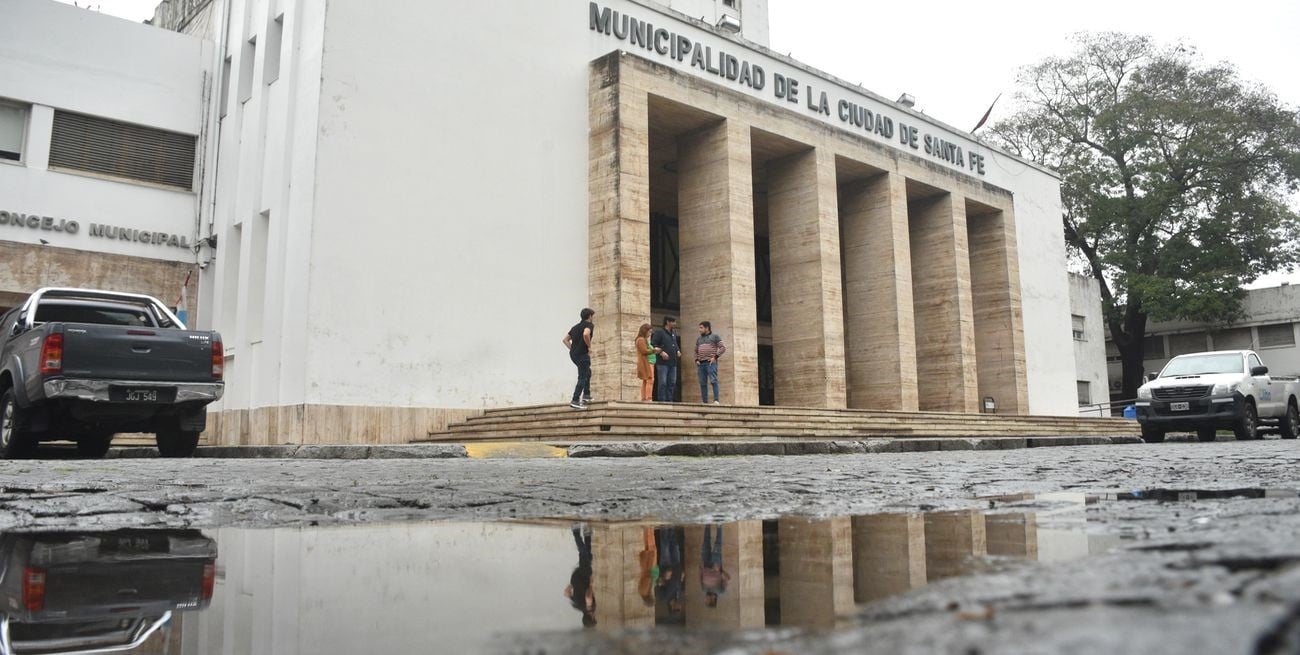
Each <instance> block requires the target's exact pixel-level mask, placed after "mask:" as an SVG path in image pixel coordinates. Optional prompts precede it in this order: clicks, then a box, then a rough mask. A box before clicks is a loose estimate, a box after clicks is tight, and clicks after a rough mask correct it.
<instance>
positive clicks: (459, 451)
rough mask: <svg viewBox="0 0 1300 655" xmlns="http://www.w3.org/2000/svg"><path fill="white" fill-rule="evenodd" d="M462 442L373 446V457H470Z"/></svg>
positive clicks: (371, 448)
mask: <svg viewBox="0 0 1300 655" xmlns="http://www.w3.org/2000/svg"><path fill="white" fill-rule="evenodd" d="M468 456H469V453H468V452H467V451H466V450H465V446H462V445H460V444H433V443H431V444H413V445H410V446H371V447H370V458H371V459H444V458H457V457H468Z"/></svg>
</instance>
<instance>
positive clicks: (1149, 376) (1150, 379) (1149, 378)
mask: <svg viewBox="0 0 1300 655" xmlns="http://www.w3.org/2000/svg"><path fill="white" fill-rule="evenodd" d="M1158 377H1160V374H1159V373H1147V382H1155V380H1156V378H1158Z"/></svg>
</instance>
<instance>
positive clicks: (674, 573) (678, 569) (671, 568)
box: [655, 526, 685, 614]
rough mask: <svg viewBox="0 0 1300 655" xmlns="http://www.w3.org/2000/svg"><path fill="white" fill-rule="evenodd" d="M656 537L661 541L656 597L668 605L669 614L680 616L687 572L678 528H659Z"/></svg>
mask: <svg viewBox="0 0 1300 655" xmlns="http://www.w3.org/2000/svg"><path fill="white" fill-rule="evenodd" d="M655 536H656V537H657V538H658V540H659V582H658V584H657V586H656V587H655V596H656V597H657V598H658V599H659V600H661V601H663V602H665V603H667V604H668V613H669V614H679V613H681V611H682V581H683V579H684V577H685V570H684V568H683V567H682V545H681V542H680V541H678V540H677V528H674V527H672V526H668V527H663V528H658V529H656V530H655Z"/></svg>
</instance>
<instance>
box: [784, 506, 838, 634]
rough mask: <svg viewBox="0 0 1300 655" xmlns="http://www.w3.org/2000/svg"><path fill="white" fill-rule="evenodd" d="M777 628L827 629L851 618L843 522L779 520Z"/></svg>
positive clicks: (834, 520)
mask: <svg viewBox="0 0 1300 655" xmlns="http://www.w3.org/2000/svg"><path fill="white" fill-rule="evenodd" d="M777 537H778V541H779V542H780V551H779V552H780V556H781V579H780V586H781V625H783V626H797V627H801V628H827V627H831V626H833V625H835V622H836V619H837V618H838V617H840V616H845V615H847V614H850V613H852V611H853V609H854V604H853V528H852V523H851V522H850V519H849V518H848V517H840V518H834V519H829V520H808V519H802V518H785V519H781V521H780V523H779V524H778V527H777Z"/></svg>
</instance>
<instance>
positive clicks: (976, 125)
mask: <svg viewBox="0 0 1300 655" xmlns="http://www.w3.org/2000/svg"><path fill="white" fill-rule="evenodd" d="M1001 97H1002V94H1001V93H999V94H998V97H997V98H994V99H993V104H991V105H989V110H988V111H986V112H984V117H983V118H981V119H980V122H978V123H976V124H975V127H974V128H972V129H971V131H970V133H971V134H974V133H975V130H978V129H980V128H981V127H984V123H986V122H988V120H989V114H992V113H993V105H996V104H998V100H999V99H1000V98H1001Z"/></svg>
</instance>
